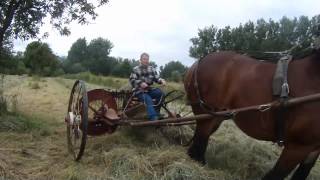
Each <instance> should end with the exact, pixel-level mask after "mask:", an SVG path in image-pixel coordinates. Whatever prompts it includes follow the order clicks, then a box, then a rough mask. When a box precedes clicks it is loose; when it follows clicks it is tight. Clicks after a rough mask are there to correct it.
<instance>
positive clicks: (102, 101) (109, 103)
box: [87, 89, 117, 136]
mask: <svg viewBox="0 0 320 180" xmlns="http://www.w3.org/2000/svg"><path fill="white" fill-rule="evenodd" d="M87 94H88V106H89V108H88V109H89V110H88V135H91V136H99V135H102V134H105V133H108V134H111V133H113V132H114V131H115V130H116V128H117V125H111V124H110V123H108V121H109V122H110V121H111V122H112V121H115V120H117V119H115V118H113V119H109V118H108V117H109V116H107V114H110V112H113V117H114V116H117V114H116V112H117V103H116V100H115V98H114V97H113V95H112V94H111V93H110V92H108V91H106V90H104V89H94V90H91V91H88V92H87Z"/></svg>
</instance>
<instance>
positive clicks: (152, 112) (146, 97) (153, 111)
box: [136, 88, 164, 120]
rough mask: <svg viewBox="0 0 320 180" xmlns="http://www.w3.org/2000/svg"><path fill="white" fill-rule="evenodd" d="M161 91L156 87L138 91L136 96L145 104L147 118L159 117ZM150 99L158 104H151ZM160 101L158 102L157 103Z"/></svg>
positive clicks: (154, 118)
mask: <svg viewBox="0 0 320 180" xmlns="http://www.w3.org/2000/svg"><path fill="white" fill-rule="evenodd" d="M163 95H164V94H163V92H162V91H161V90H160V89H158V88H151V89H150V90H148V91H147V92H138V93H137V94H136V97H138V99H139V101H141V102H143V103H144V104H145V105H146V106H147V113H148V118H149V119H150V120H156V119H158V118H159V113H160V108H161V103H162V102H160V101H162V98H161V97H162V96H163ZM152 99H155V100H156V102H155V104H156V105H157V104H159V105H158V106H153V105H154V104H153V101H152ZM159 102H160V103H159Z"/></svg>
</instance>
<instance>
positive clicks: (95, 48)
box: [88, 37, 113, 59]
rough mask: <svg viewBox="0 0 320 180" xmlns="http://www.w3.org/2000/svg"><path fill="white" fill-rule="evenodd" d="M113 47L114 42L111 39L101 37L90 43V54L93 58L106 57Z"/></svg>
mask: <svg viewBox="0 0 320 180" xmlns="http://www.w3.org/2000/svg"><path fill="white" fill-rule="evenodd" d="M112 48H113V44H112V43H111V41H109V40H108V39H104V38H101V37H99V38H97V39H93V40H91V42H90V44H89V45H88V55H89V57H90V58H93V59H106V58H107V57H108V56H109V54H110V52H111V49H112Z"/></svg>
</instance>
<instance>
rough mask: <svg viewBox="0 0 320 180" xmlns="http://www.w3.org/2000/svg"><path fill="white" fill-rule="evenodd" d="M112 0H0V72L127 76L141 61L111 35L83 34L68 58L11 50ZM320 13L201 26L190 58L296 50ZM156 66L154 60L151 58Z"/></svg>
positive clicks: (171, 67)
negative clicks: (121, 51)
mask: <svg viewBox="0 0 320 180" xmlns="http://www.w3.org/2000/svg"><path fill="white" fill-rule="evenodd" d="M107 3H109V1H108V0H93V1H87V0H78V1H73V0H65V1H49V0H33V1H30V0H2V1H0V73H6V74H24V73H27V74H39V75H43V76H55V75H60V74H64V73H78V72H83V71H90V72H92V73H95V74H102V75H113V76H119V77H128V76H129V74H130V72H131V70H132V68H133V67H134V66H136V65H138V64H139V61H137V60H134V59H127V58H121V57H117V58H116V57H112V56H110V52H111V50H112V48H113V44H112V43H111V42H110V41H109V40H108V39H103V38H97V39H93V40H91V41H90V42H87V41H86V39H85V38H79V39H78V40H77V41H76V42H74V44H73V45H72V47H71V48H70V50H69V52H68V56H67V57H58V56H56V55H55V54H54V53H53V51H52V49H51V48H50V47H49V45H48V44H46V43H43V42H40V41H35V42H32V43H30V44H28V46H27V48H26V50H25V51H24V52H16V53H15V52H13V50H12V49H13V40H14V39H17V38H19V39H23V40H28V39H32V38H39V39H41V38H42V37H46V36H48V33H47V32H45V33H43V34H41V33H40V28H41V27H42V25H43V24H44V20H45V19H48V20H49V22H50V24H51V25H52V27H53V28H55V29H57V30H58V31H59V32H60V34H61V35H69V34H70V30H69V28H68V25H69V24H70V23H71V22H77V23H78V24H88V23H89V22H90V21H92V20H94V19H95V18H96V17H97V16H98V14H97V13H96V8H98V7H100V6H102V5H105V4H107ZM319 22H320V16H319V15H317V16H314V17H312V18H310V19H309V18H308V17H307V16H300V17H299V18H293V19H290V18H287V17H283V18H281V19H280V20H279V21H274V20H272V19H269V20H264V19H259V20H257V21H256V22H252V21H248V22H246V23H244V24H240V25H239V26H237V27H231V26H226V27H224V28H217V27H215V26H214V25H211V26H208V27H205V28H203V29H199V32H198V35H197V36H196V37H193V38H191V39H190V40H191V42H192V46H191V47H190V49H189V54H190V56H191V57H194V58H196V59H200V58H202V57H204V56H205V55H207V54H208V53H210V52H214V51H221V50H233V51H240V52H244V53H247V54H248V53H249V54H250V53H254V52H263V51H284V50H288V49H291V48H292V47H294V51H293V52H294V53H296V54H298V53H301V52H303V51H304V50H305V49H307V48H308V47H310V46H312V43H313V38H314V37H315V36H319V33H320V31H319ZM153 65H155V64H154V63H153ZM186 69H187V67H185V66H184V65H182V64H181V63H180V62H179V61H170V62H169V63H167V64H166V65H164V66H162V67H160V75H161V76H162V77H164V78H166V79H170V80H174V81H180V80H181V77H182V75H183V73H184V72H185V70H186Z"/></svg>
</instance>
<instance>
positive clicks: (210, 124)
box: [188, 118, 222, 164]
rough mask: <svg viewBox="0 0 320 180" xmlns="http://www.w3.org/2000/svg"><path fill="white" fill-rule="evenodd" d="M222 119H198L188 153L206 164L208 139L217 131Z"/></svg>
mask: <svg viewBox="0 0 320 180" xmlns="http://www.w3.org/2000/svg"><path fill="white" fill-rule="evenodd" d="M221 122H222V120H221V119H220V118H214V119H210V120H205V121H198V122H197V127H196V131H195V134H194V136H193V142H192V144H191V146H190V148H189V150H188V155H189V156H190V157H191V158H192V159H194V160H196V161H198V162H200V163H202V164H205V163H206V161H205V157H204V155H205V152H206V148H207V145H208V140H209V137H210V135H211V134H212V133H213V132H215V131H216V130H217V129H218V128H219V126H220V124H221Z"/></svg>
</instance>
